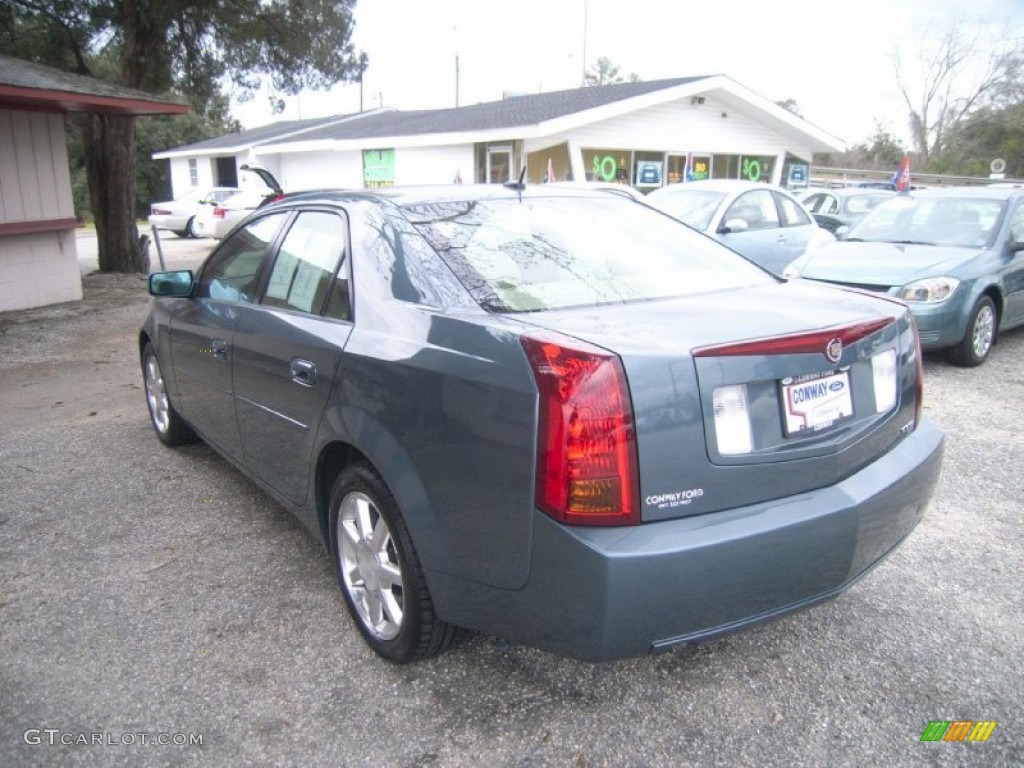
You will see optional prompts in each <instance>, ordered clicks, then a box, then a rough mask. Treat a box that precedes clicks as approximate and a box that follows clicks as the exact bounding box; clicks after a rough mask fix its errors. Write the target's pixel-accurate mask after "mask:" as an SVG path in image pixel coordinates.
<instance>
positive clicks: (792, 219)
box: [647, 179, 835, 275]
mask: <svg viewBox="0 0 1024 768" xmlns="http://www.w3.org/2000/svg"><path fill="white" fill-rule="evenodd" d="M647 203H648V205H652V206H654V207H655V208H659V209H661V210H662V211H664V212H665V213H667V214H668V215H670V216H674V217H675V218H677V219H679V220H680V221H682V222H683V223H684V224H689V225H690V226H691V227H693V228H694V229H698V230H700V231H701V232H704V233H705V234H707V235H710V236H711V237H713V238H715V239H716V240H718V241H719V242H720V243H722V244H724V245H727V246H729V247H730V248H732V249H733V250H734V251H737V252H739V253H741V254H742V255H744V256H746V257H747V258H748V259H750V260H751V261H753V262H754V263H755V264H759V265H760V266H762V267H764V268H765V269H767V270H769V271H770V272H774V273H775V274H777V275H781V274H782V270H783V269H785V268H786V266H787V265H789V263H790V262H791V261H793V260H794V259H796V258H798V257H800V256H802V255H803V254H804V253H805V252H806V251H812V250H814V249H815V248H817V247H819V246H822V245H825V244H826V243H832V242H835V237H834V236H833V235H832V233H831V232H828V231H826V230H824V229H822V228H821V227H819V226H818V224H817V223H816V222H815V221H814V219H813V218H811V214H810V213H809V212H808V211H807V209H806V208H804V207H803V205H801V204H800V202H799V201H797V199H796V198H795V197H793V196H792V195H791V194H790V193H788V192H787V191H785V190H784V189H779V188H778V187H773V186H770V185H768V184H760V183H755V182H751V181H739V180H737V179H713V180H706V181H691V182H687V183H685V184H670V185H669V186H667V187H661V188H660V189H656V190H654V191H653V192H651V193H650V194H649V195H647Z"/></svg>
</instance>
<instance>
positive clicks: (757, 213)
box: [723, 189, 779, 229]
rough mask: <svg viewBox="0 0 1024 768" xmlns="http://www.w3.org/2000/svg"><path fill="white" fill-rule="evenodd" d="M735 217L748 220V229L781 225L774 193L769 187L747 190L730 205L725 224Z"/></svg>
mask: <svg viewBox="0 0 1024 768" xmlns="http://www.w3.org/2000/svg"><path fill="white" fill-rule="evenodd" d="M734 219H742V220H743V221H745V222H747V229H770V228H772V227H778V226H779V212H778V211H777V210H775V201H774V200H772V193H771V191H770V190H767V189H758V190H756V191H754V192H745V193H743V194H742V195H740V196H739V197H737V198H736V200H735V201H734V202H733V204H732V205H730V206H729V210H728V211H726V212H725V218H724V219H723V221H724V222H725V224H727V225H728V223H729V222H730V221H732V220H734Z"/></svg>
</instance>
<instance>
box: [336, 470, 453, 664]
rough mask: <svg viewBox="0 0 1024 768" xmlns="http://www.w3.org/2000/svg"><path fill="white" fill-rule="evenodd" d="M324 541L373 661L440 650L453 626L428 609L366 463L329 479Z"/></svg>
mask: <svg viewBox="0 0 1024 768" xmlns="http://www.w3.org/2000/svg"><path fill="white" fill-rule="evenodd" d="M330 537H331V554H332V555H333V557H334V565H335V568H336V570H337V573H338V583H339V585H340V586H341V593H342V596H343V597H344V598H345V605H346V606H347V607H348V610H349V613H350V614H351V615H352V618H353V620H354V621H355V623H356V626H357V627H358V628H359V631H360V633H362V635H363V638H364V639H365V640H366V642H367V643H368V644H369V646H370V647H371V648H373V650H374V651H375V652H376V653H377V654H378V655H379V656H381V657H382V658H384V659H387V660H388V661H391V662H394V663H396V664H405V663H407V662H410V661H418V660H420V659H426V658H430V657H431V656H437V655H438V654H440V653H443V652H444V651H445V650H447V649H448V647H449V646H450V645H451V643H452V640H453V639H454V638H455V633H456V628H455V627H453V626H452V625H450V624H448V623H447V622H445V621H442V620H441V619H439V618H438V617H437V614H436V613H435V612H434V604H433V601H432V600H431V598H430V593H429V592H428V591H427V585H426V582H425V580H424V578H423V571H422V569H421V567H420V561H419V557H418V556H417V554H416V550H415V548H414V547H413V543H412V539H411V538H410V536H409V531H408V529H407V528H406V525H405V521H404V520H403V518H402V515H401V512H400V511H399V509H398V504H397V502H396V501H395V498H394V496H393V495H392V494H391V491H390V490H389V489H388V487H387V485H385V483H384V481H383V480H382V479H381V477H380V476H379V475H378V474H377V473H376V472H375V471H374V470H373V468H371V467H370V466H368V465H366V464H362V463H360V464H353V465H351V466H349V467H347V468H346V469H345V470H344V471H343V472H342V473H341V475H339V477H338V479H337V481H335V483H334V489H333V490H332V491H331V506H330Z"/></svg>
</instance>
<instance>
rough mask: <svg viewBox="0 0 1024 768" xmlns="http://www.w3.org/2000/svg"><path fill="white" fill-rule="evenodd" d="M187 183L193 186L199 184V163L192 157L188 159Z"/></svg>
mask: <svg viewBox="0 0 1024 768" xmlns="http://www.w3.org/2000/svg"><path fill="white" fill-rule="evenodd" d="M188 183H189V184H191V185H192V186H193V187H198V186H199V163H198V162H196V159H195V158H194V157H190V158H189V160H188Z"/></svg>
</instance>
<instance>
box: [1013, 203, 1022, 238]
mask: <svg viewBox="0 0 1024 768" xmlns="http://www.w3.org/2000/svg"><path fill="white" fill-rule="evenodd" d="M1010 242H1011V243H1024V203H1018V204H1017V209H1016V210H1015V211H1014V212H1013V215H1012V216H1011V217H1010Z"/></svg>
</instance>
